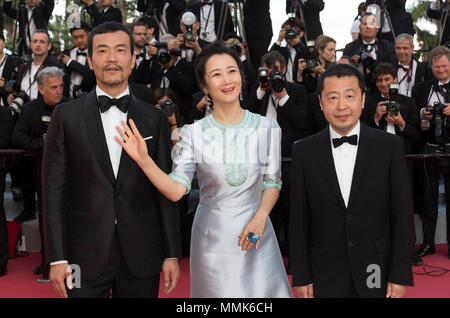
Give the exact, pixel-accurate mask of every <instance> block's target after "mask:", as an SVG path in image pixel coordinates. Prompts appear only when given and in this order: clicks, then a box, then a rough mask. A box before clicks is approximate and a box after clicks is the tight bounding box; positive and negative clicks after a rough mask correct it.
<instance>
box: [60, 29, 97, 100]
mask: <svg viewBox="0 0 450 318" xmlns="http://www.w3.org/2000/svg"><path fill="white" fill-rule="evenodd" d="M69 31H70V35H71V36H72V42H73V44H74V45H75V47H74V48H72V49H71V50H69V51H67V52H64V53H63V54H61V56H60V61H61V63H62V64H64V65H65V71H66V76H65V79H64V82H65V84H66V86H67V85H68V86H69V87H66V89H65V91H66V92H67V93H68V97H71V98H77V97H79V96H81V95H83V94H87V93H89V92H90V91H91V90H92V89H93V88H94V86H95V74H94V72H93V71H92V70H91V69H90V68H89V65H88V61H87V40H88V36H89V26H88V25H87V24H85V23H83V24H81V25H80V27H75V28H72V29H70V30H69Z"/></svg>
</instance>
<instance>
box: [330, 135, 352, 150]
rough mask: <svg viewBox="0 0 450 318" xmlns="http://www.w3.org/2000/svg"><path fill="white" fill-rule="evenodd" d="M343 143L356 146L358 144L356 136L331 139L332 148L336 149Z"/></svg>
mask: <svg viewBox="0 0 450 318" xmlns="http://www.w3.org/2000/svg"><path fill="white" fill-rule="evenodd" d="M344 142H348V143H349V144H350V145H354V146H356V145H357V144H358V135H351V136H344V137H341V138H333V147H334V148H337V147H339V146H340V145H342V144H343V143H344Z"/></svg>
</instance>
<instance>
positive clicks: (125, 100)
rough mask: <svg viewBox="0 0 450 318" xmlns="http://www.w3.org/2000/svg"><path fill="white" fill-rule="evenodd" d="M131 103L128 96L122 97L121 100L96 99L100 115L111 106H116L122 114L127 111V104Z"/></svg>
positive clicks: (101, 97)
mask: <svg viewBox="0 0 450 318" xmlns="http://www.w3.org/2000/svg"><path fill="white" fill-rule="evenodd" d="M130 101H131V97H130V95H125V96H122V97H121V98H109V97H108V96H104V95H103V96H99V97H98V107H99V108H100V111H101V112H102V113H104V112H106V111H107V110H108V109H110V108H111V106H116V107H117V108H119V109H120V110H121V111H122V112H123V113H126V112H127V111H128V104H129V103H130Z"/></svg>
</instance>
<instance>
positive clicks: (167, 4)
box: [137, 0, 186, 35]
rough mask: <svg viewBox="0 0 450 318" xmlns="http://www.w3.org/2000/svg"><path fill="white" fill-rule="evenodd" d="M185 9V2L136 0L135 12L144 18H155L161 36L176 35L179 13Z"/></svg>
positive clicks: (184, 0)
mask: <svg viewBox="0 0 450 318" xmlns="http://www.w3.org/2000/svg"><path fill="white" fill-rule="evenodd" d="M184 9H186V0H138V1H137V10H138V11H139V12H142V14H143V15H144V16H156V17H157V18H158V20H159V23H160V25H159V27H160V30H161V33H162V34H161V35H164V34H166V33H170V34H172V35H177V34H178V32H179V28H178V23H179V16H180V13H181V12H182V11H183V10H184Z"/></svg>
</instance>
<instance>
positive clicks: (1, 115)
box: [0, 107, 14, 277]
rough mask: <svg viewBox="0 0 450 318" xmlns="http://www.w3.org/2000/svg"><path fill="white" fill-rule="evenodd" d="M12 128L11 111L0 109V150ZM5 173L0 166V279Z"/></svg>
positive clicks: (3, 265)
mask: <svg viewBox="0 0 450 318" xmlns="http://www.w3.org/2000/svg"><path fill="white" fill-rule="evenodd" d="M13 127H14V119H13V116H12V114H11V111H10V110H8V109H6V108H4V107H0V149H5V148H6V149H7V148H9V146H10V139H11V132H12V130H13ZM6 172H7V169H5V167H4V166H1V165H0V277H1V276H3V275H5V274H6V270H7V268H6V267H7V265H8V229H7V227H6V216H5V209H4V206H3V198H4V193H5V178H6Z"/></svg>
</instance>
